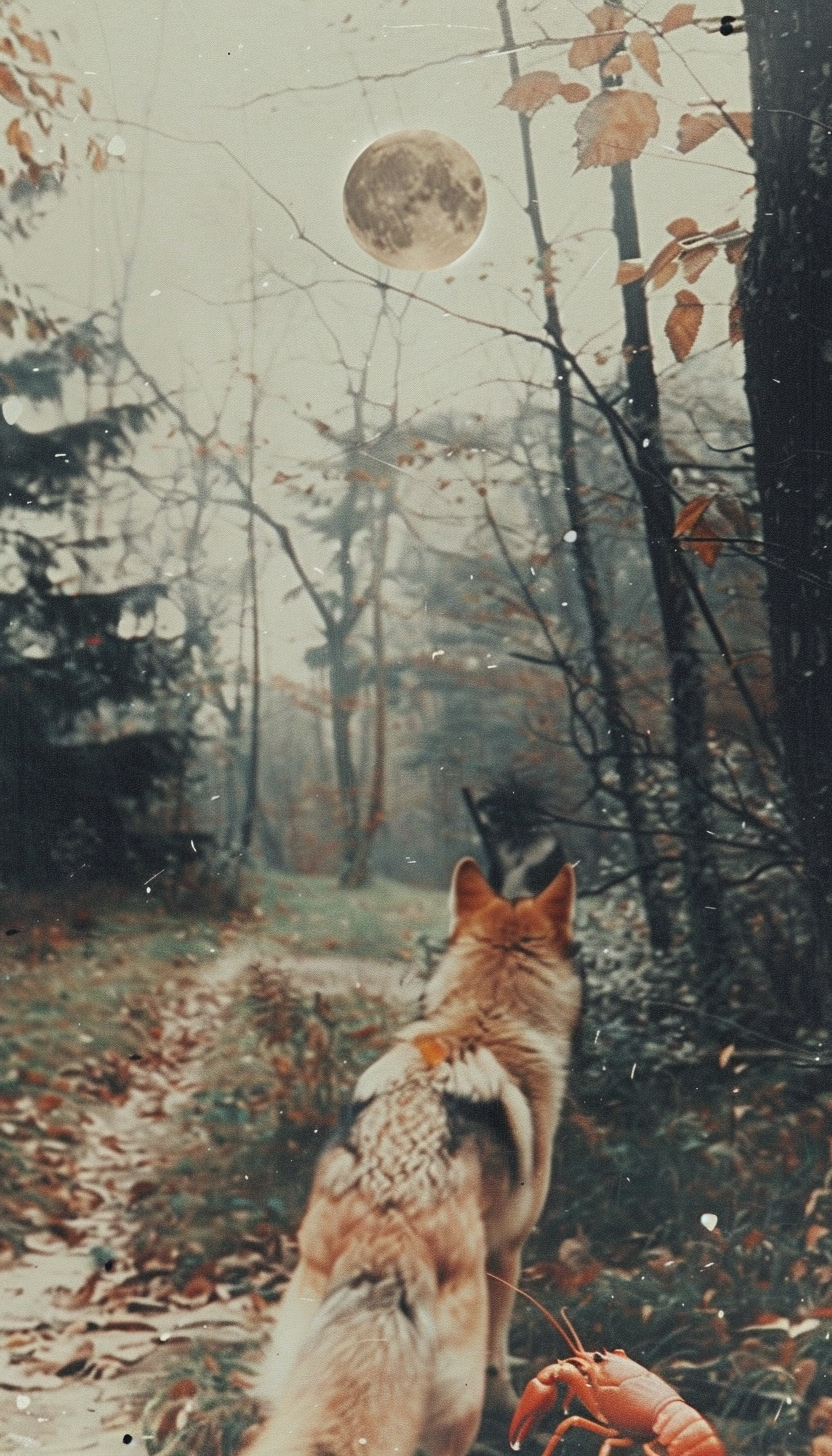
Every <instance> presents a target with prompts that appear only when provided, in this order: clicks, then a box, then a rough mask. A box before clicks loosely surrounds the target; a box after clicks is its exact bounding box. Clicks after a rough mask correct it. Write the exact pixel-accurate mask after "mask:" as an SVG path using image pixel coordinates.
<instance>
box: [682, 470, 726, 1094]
mask: <svg viewBox="0 0 832 1456" xmlns="http://www.w3.org/2000/svg"><path fill="white" fill-rule="evenodd" d="M712 500H713V496H710V495H697V496H694V498H693V500H690V501H688V502H687V504H686V505H684V506H682V509H681V510H680V512H679V515H678V516H677V518H676V525H675V526H674V527H673V536H674V539H675V538H676V537H678V536H687V534H688V532H689V531H691V530H692V529H693V527H694V526H695V525H696V523H697V522H698V521H699V520H700V518H701V517H702V516H704V514H705V512H706V510H707V509H708V506H709V505H710V504H711V501H712ZM722 1065H723V1063H722V1060H721V1058H720V1066H722Z"/></svg>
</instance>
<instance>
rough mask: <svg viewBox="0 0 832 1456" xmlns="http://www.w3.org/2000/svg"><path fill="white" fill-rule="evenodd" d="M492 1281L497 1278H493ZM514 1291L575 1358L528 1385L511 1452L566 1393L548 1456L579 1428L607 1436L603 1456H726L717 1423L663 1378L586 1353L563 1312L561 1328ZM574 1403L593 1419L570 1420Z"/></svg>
mask: <svg viewBox="0 0 832 1456" xmlns="http://www.w3.org/2000/svg"><path fill="white" fill-rule="evenodd" d="M489 1277H490V1278H492V1279H495V1278H497V1276H496V1275H495V1274H491V1275H490V1276H489ZM500 1282H501V1283H506V1282H507V1281H505V1280H501V1281H500ZM511 1288H514V1286H513V1285H512V1286H511ZM517 1293H518V1294H524V1295H525V1298H526V1299H528V1300H530V1301H531V1303H532V1304H534V1305H536V1306H537V1308H538V1309H539V1310H540V1311H541V1312H542V1313H543V1314H544V1315H545V1316H546V1318H547V1319H548V1320H549V1322H550V1323H551V1324H553V1325H554V1327H555V1329H556V1330H557V1331H558V1333H559V1334H560V1335H561V1336H562V1338H563V1339H564V1340H565V1341H566V1343H567V1345H568V1346H569V1348H570V1350H571V1352H572V1353H571V1354H570V1355H569V1356H568V1357H567V1358H566V1359H565V1360H557V1361H555V1363H554V1364H553V1365H546V1366H544V1368H543V1369H542V1370H541V1371H539V1373H538V1374H537V1375H535V1376H534V1378H533V1379H532V1380H530V1381H529V1383H528V1385H527V1386H526V1389H525V1390H524V1391H523V1394H522V1395H521V1397H520V1402H519V1404H518V1406H517V1409H516V1411H515V1413H514V1417H513V1419H512V1422H511V1426H510V1428H509V1441H510V1443H511V1447H512V1450H514V1451H519V1449H520V1445H521V1442H523V1441H524V1440H525V1439H526V1436H527V1435H528V1434H529V1432H530V1430H531V1429H532V1427H533V1426H534V1425H535V1423H536V1422H537V1421H538V1420H539V1419H540V1417H541V1416H543V1415H545V1414H546V1412H547V1411H549V1410H551V1409H552V1407H553V1406H554V1405H556V1404H557V1401H558V1399H559V1398H560V1395H561V1392H562V1391H563V1392H564V1395H563V1407H562V1408H563V1413H564V1419H563V1420H562V1421H560V1423H559V1424H558V1426H557V1427H556V1429H555V1432H554V1434H553V1435H552V1437H551V1439H550V1441H549V1443H548V1445H547V1446H546V1449H545V1451H544V1452H543V1456H552V1452H553V1451H554V1450H555V1448H556V1446H559V1445H560V1443H561V1441H562V1440H563V1438H564V1436H565V1435H566V1432H567V1431H570V1430H572V1429H573V1427H575V1426H577V1427H578V1428H579V1429H580V1430H583V1431H594V1432H595V1433H596V1435H599V1436H603V1437H604V1442H603V1445H602V1446H601V1448H600V1450H599V1452H598V1456H610V1452H611V1451H612V1449H613V1447H628V1446H638V1445H641V1446H642V1447H643V1448H644V1450H645V1451H646V1452H647V1453H648V1456H665V1453H666V1456H725V1447H724V1446H723V1444H722V1442H721V1440H720V1439H719V1436H718V1435H717V1434H716V1431H715V1430H714V1429H713V1426H711V1425H709V1423H708V1422H707V1421H706V1420H705V1417H704V1416H703V1415H700V1413H699V1411H698V1410H694V1408H693V1406H691V1405H687V1404H686V1403H685V1401H683V1400H682V1397H681V1396H680V1395H679V1393H678V1391H676V1390H674V1389H673V1386H672V1385H668V1383H667V1381H666V1380H662V1379H661V1377H660V1376H659V1375H654V1374H653V1372H652V1371H651V1370H646V1369H645V1367H644V1366H643V1365H639V1364H637V1362H636V1361H635V1360H631V1359H630V1358H629V1356H627V1355H626V1354H625V1353H624V1351H623V1350H612V1351H610V1350H593V1351H589V1350H585V1349H584V1347H583V1345H582V1344H581V1341H580V1338H579V1336H578V1334H577V1332H576V1330H575V1328H574V1326H573V1324H572V1322H571V1321H570V1319H569V1317H568V1316H567V1314H566V1311H565V1310H561V1319H562V1320H563V1324H561V1323H560V1322H559V1321H558V1320H556V1319H555V1318H554V1316H553V1315H552V1314H550V1313H549V1311H548V1310H547V1309H544V1307H543V1305H542V1304H539V1303H538V1301H537V1300H536V1299H533V1298H532V1296H531V1295H530V1294H525V1290H522V1289H521V1290H518V1291H517ZM564 1326H565V1328H564ZM573 1400H579V1401H580V1402H581V1405H583V1406H584V1407H585V1408H586V1410H587V1411H589V1416H570V1415H567V1414H566V1412H567V1411H568V1409H569V1406H570V1403H571V1402H572V1401H573Z"/></svg>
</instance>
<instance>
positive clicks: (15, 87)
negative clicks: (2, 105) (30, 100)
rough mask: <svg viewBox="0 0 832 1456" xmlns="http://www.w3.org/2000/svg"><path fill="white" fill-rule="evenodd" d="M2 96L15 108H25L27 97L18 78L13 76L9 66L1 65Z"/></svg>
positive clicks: (0, 88)
mask: <svg viewBox="0 0 832 1456" xmlns="http://www.w3.org/2000/svg"><path fill="white" fill-rule="evenodd" d="M0 96H4V97H5V98H6V100H7V101H11V102H12V105H14V106H25V105H26V97H25V95H24V93H23V89H22V87H21V85H20V82H19V81H18V79H17V77H16V76H14V75H12V72H11V71H10V70H9V68H8V66H4V65H0Z"/></svg>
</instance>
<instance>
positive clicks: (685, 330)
mask: <svg viewBox="0 0 832 1456" xmlns="http://www.w3.org/2000/svg"><path fill="white" fill-rule="evenodd" d="M704 312H705V309H704V305H703V304H702V303H701V302H700V301H699V299H698V298H697V297H696V294H695V293H691V292H690V291H689V289H687V288H682V289H680V290H679V292H678V293H677V294H676V306H675V308H673V309H671V312H670V317H669V318H668V320H667V323H666V324H665V326H664V331H665V333H666V335H667V338H668V342H669V344H670V347H671V349H672V350H673V357H674V359H676V360H677V361H678V362H679V363H681V362H682V360H683V359H687V357H688V354H689V353H690V351H691V349H692V348H693V346H694V344H695V343H696V335H697V334H698V333H699V328H700V325H701V323H702V316H703V314H704Z"/></svg>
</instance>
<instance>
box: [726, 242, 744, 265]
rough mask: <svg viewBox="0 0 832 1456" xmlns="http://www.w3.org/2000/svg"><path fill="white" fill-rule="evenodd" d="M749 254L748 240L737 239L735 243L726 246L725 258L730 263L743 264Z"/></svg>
mask: <svg viewBox="0 0 832 1456" xmlns="http://www.w3.org/2000/svg"><path fill="white" fill-rule="evenodd" d="M747 252H748V238H737V239H736V240H735V241H734V242H733V243H726V244H725V256H726V258H727V259H728V262H729V263H734V264H736V263H741V262H742V260H743V258H744V257H745V255H746V253H747Z"/></svg>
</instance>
